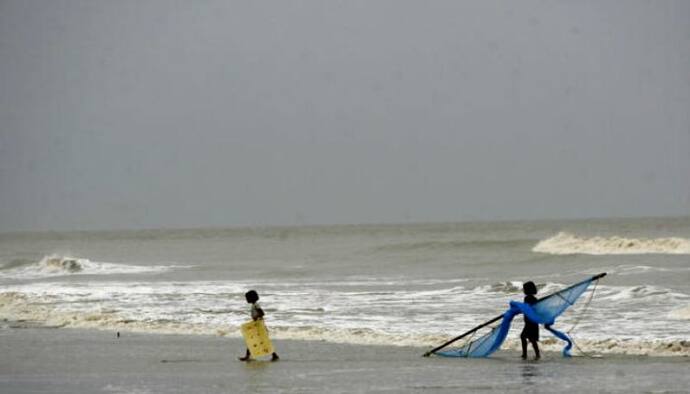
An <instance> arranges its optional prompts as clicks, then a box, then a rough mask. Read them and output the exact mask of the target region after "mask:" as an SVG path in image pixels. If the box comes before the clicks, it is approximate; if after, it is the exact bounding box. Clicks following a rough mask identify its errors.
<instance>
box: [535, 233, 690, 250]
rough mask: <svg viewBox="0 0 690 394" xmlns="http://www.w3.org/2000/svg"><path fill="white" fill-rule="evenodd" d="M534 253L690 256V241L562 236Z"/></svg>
mask: <svg viewBox="0 0 690 394" xmlns="http://www.w3.org/2000/svg"><path fill="white" fill-rule="evenodd" d="M532 251H533V252H539V253H547V254H557V255H566V254H591V255H616V254H690V239H686V238H676V237H673V238H652V239H648V238H639V239H638V238H622V237H618V236H612V237H590V238H587V237H580V236H577V235H574V234H571V233H567V232H560V233H558V234H556V235H554V236H553V237H551V238H548V239H545V240H542V241H539V243H537V244H536V245H535V246H534V248H532Z"/></svg>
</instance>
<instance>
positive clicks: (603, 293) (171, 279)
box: [0, 217, 690, 357]
mask: <svg viewBox="0 0 690 394" xmlns="http://www.w3.org/2000/svg"><path fill="white" fill-rule="evenodd" d="M603 272H605V273H607V275H606V276H605V277H604V278H602V279H601V280H599V281H598V282H597V283H596V285H593V286H591V287H590V289H589V290H588V292H587V293H585V294H584V295H583V296H582V297H581V298H580V299H579V300H578V302H577V303H576V304H575V305H573V306H572V307H571V308H570V309H568V310H567V311H566V312H565V313H564V314H563V315H562V316H561V317H559V318H558V319H557V321H556V324H555V326H554V327H556V328H559V329H561V330H562V331H566V332H569V333H570V335H571V336H572V337H573V339H574V341H575V343H576V345H577V348H576V349H575V350H574V353H576V354H577V353H582V354H587V355H592V356H597V355H610V354H614V355H644V356H664V357H666V356H669V357H673V356H685V357H687V356H690V217H677V218H645V219H588V220H551V221H514V222H482V223H429V224H424V223H422V224H382V225H337V226H299V227H254V228H201V229H176V230H170V229H157V230H156V229H154V230H126V231H119V230H118V231H83V232H40V233H3V234H0V328H2V329H13V328H36V327H40V328H45V329H55V330H62V329H68V328H79V329H93V330H108V331H112V332H116V331H117V332H122V333H126V332H132V333H134V332H136V333H156V334H188V335H198V336H227V337H240V331H239V326H240V325H241V324H242V323H244V322H246V321H247V320H249V305H248V304H247V303H246V301H245V297H244V294H245V292H247V291H248V290H252V289H253V290H256V291H257V292H258V293H259V296H260V301H259V303H260V305H261V306H262V307H263V309H264V311H265V312H266V324H267V326H268V327H269V330H270V332H271V336H272V337H273V338H274V340H281V339H289V340H306V341H322V342H330V343H338V344H353V345H390V346H401V347H405V346H413V347H423V348H432V347H434V346H436V345H438V344H440V343H442V342H444V341H446V340H447V339H449V338H451V337H454V336H456V335H458V334H461V333H462V332H464V331H466V330H468V329H470V328H472V327H474V326H476V325H478V324H480V323H482V322H484V321H486V320H488V319H490V318H492V317H494V316H496V315H497V314H500V313H502V312H503V311H505V310H506V309H507V307H508V302H509V301H510V300H522V297H523V294H522V283H524V282H525V281H528V280H531V281H534V282H535V283H536V284H537V285H538V288H539V294H538V296H543V295H546V294H549V293H551V292H554V291H557V290H559V289H562V288H564V287H567V286H568V285H570V284H573V283H575V282H578V281H580V280H583V279H586V278H588V277H590V276H592V275H595V274H598V273H603ZM517 326H521V325H520V324H517ZM519 328H521V327H516V328H514V330H517V329H519ZM517 336H518V335H517V334H511V335H510V336H509V339H508V341H507V342H506V344H505V348H506V349H518V347H519V340H518V339H517ZM542 343H543V346H544V347H545V349H546V351H549V350H553V351H558V350H559V349H560V348H561V347H562V343H561V342H559V341H558V340H556V339H553V338H550V337H549V335H548V333H546V332H543V333H542Z"/></svg>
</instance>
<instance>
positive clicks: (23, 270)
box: [0, 255, 173, 279]
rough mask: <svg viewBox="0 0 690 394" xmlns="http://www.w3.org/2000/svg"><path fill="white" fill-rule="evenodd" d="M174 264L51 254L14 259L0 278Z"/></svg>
mask: <svg viewBox="0 0 690 394" xmlns="http://www.w3.org/2000/svg"><path fill="white" fill-rule="evenodd" d="M171 268H173V267H172V266H138V265H127V264H115V263H105V262H95V261H91V260H88V259H83V258H77V257H68V256H59V255H50V256H45V257H43V258H42V259H41V260H40V261H39V262H33V261H29V260H25V259H22V260H13V261H11V262H10V263H7V264H5V265H3V266H0V278H5V279H40V278H48V277H53V276H64V275H110V274H140V273H156V272H164V271H167V270H169V269H171Z"/></svg>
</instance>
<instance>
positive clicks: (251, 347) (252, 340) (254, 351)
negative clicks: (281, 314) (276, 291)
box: [239, 290, 280, 361]
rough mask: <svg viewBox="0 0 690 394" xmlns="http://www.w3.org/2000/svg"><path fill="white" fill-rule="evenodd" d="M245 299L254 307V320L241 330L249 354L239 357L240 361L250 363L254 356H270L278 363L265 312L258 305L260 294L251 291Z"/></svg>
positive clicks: (252, 310)
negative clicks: (265, 321)
mask: <svg viewBox="0 0 690 394" xmlns="http://www.w3.org/2000/svg"><path fill="white" fill-rule="evenodd" d="M244 297H245V298H246V299H247V303H248V304H251V305H252V309H251V315H252V320H251V321H249V322H247V323H244V324H242V326H240V330H241V331H242V336H243V337H244V341H245V343H246V344H247V353H246V354H245V355H244V357H239V360H240V361H250V360H251V358H252V356H254V357H261V356H265V355H268V354H270V355H271V361H278V360H279V359H280V357H278V353H276V352H275V350H273V344H272V343H271V338H269V337H268V330H267V329H266V324H264V319H263V318H264V315H265V313H264V311H263V309H261V307H260V306H259V304H258V301H259V294H257V293H256V291H254V290H249V291H248V292H247V293H245V295H244Z"/></svg>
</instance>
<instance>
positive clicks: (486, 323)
mask: <svg viewBox="0 0 690 394" xmlns="http://www.w3.org/2000/svg"><path fill="white" fill-rule="evenodd" d="M502 317H503V314H502V313H501V314H500V315H498V316H496V317H494V318H493V319H491V320H489V321H487V322H485V323H482V324H480V325H478V326H477V327H475V328H473V329H471V330H469V331H467V332H465V333H463V334H462V335H458V336H457V337H455V338H453V339H451V340H449V341H448V342H446V343H444V344H443V345H439V346H436V347H435V348H433V349H431V350H429V351H428V352H426V353H424V357H429V356H431V353H436V352H437V351H438V350H441V349H443V348H444V347H446V346H448V345H450V344H451V343H453V342H455V341H458V340H460V339H462V338H464V337H466V336H468V335H470V334H472V333H473V332H475V331H477V330H479V329H480V328H484V327H486V326H488V325H489V324H491V323H493V322H495V321H498V320H501V318H502Z"/></svg>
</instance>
